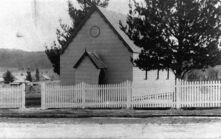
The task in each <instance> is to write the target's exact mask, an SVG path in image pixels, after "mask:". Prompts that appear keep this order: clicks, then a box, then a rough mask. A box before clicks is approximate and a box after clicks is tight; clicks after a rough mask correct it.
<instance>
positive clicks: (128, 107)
mask: <svg viewBox="0 0 221 139" xmlns="http://www.w3.org/2000/svg"><path fill="white" fill-rule="evenodd" d="M126 86H127V109H130V108H131V99H132V91H131V90H132V88H131V87H132V86H131V83H130V82H129V81H128V80H127V82H126Z"/></svg>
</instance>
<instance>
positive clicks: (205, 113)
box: [0, 109, 221, 118]
mask: <svg viewBox="0 0 221 139" xmlns="http://www.w3.org/2000/svg"><path fill="white" fill-rule="evenodd" d="M177 116H185V117H190V116H202V117H221V109H192V110H176V109H168V110H165V109H164V110H126V109H47V110H41V109H26V110H19V109H0V117H23V118H88V117H127V118H147V117H177Z"/></svg>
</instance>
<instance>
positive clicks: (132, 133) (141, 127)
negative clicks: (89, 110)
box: [0, 117, 221, 139]
mask: <svg viewBox="0 0 221 139" xmlns="http://www.w3.org/2000/svg"><path fill="white" fill-rule="evenodd" d="M0 138H154V139H161V138H170V139H171V138H174V139H175V138H176V139H177V138H181V139H186V138H188V139H189V138H194V139H195V138H200V139H202V138H221V118H200V117H198V118H191V117H189V118H184V117H174V118H145V119H126V118H83V119H62V118H60V119H34V118H29V119H24V118H21V119H13V118H10V119H9V118H2V119H0Z"/></svg>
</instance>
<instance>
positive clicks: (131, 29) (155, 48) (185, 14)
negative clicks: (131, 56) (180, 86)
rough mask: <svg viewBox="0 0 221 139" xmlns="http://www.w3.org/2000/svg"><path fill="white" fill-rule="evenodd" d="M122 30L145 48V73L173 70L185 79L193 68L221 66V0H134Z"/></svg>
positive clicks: (141, 60) (140, 63)
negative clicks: (156, 70) (141, 1)
mask: <svg viewBox="0 0 221 139" xmlns="http://www.w3.org/2000/svg"><path fill="white" fill-rule="evenodd" d="M120 26H121V28H122V30H123V31H124V32H125V33H126V34H127V35H128V36H129V38H130V39H132V40H133V41H134V43H135V44H136V45H137V46H139V47H141V48H142V52H141V53H140V55H139V58H138V59H136V60H134V62H135V64H136V65H137V66H138V67H139V68H140V69H142V70H146V71H148V70H154V69H159V70H161V69H171V70H172V71H173V72H174V74H175V76H176V78H183V77H184V76H185V74H186V73H187V72H189V71H191V70H192V69H205V68H207V67H209V66H212V67H213V66H215V65H217V64H220V63H221V52H220V50H219V48H218V46H219V40H220V36H221V30H220V29H221V5H220V0H144V2H143V3H138V2H136V1H133V3H132V2H131V3H130V11H129V14H128V18H127V25H126V26H124V25H122V24H120Z"/></svg>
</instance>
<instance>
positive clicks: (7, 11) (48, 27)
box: [0, 0, 129, 51]
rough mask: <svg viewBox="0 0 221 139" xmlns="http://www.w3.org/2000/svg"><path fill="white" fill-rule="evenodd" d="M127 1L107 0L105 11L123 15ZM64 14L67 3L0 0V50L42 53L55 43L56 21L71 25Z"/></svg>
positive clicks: (58, 1)
mask: <svg viewBox="0 0 221 139" xmlns="http://www.w3.org/2000/svg"><path fill="white" fill-rule="evenodd" d="M72 1H73V3H76V0H72ZM128 2H129V0H110V3H109V6H108V9H110V10H113V11H117V12H121V13H124V14H126V13H127V12H128ZM34 5H35V6H34ZM34 7H36V8H34ZM67 11H68V10H67V0H0V32H1V38H0V48H9V49H22V50H25V51H44V50H45V45H49V46H50V44H51V43H52V42H53V41H54V40H56V28H58V27H59V19H61V20H62V22H63V23H66V24H70V23H71V20H70V17H69V15H68V13H67Z"/></svg>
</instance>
